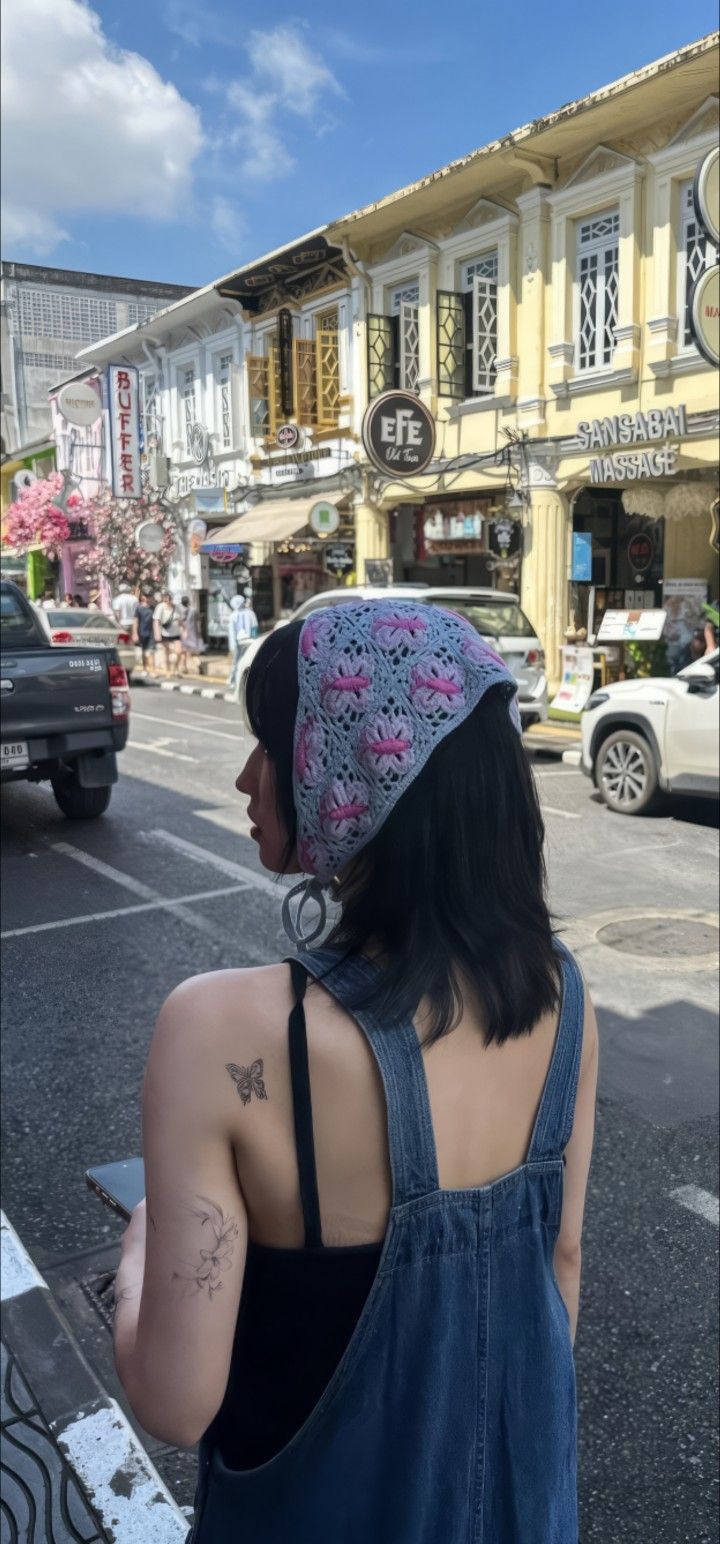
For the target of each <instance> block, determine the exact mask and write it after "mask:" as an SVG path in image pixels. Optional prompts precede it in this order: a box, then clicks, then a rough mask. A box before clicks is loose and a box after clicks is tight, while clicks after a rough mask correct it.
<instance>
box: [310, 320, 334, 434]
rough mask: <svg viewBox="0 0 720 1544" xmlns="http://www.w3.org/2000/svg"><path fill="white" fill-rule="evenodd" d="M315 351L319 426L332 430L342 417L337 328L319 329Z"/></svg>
mask: <svg viewBox="0 0 720 1544" xmlns="http://www.w3.org/2000/svg"><path fill="white" fill-rule="evenodd" d="M315 349H316V354H317V414H318V424H319V426H320V427H321V428H325V429H331V428H334V427H335V424H336V423H337V421H338V419H339V417H340V338H339V335H338V330H337V327H335V328H334V329H333V328H331V327H320V328H318V331H317V334H316V337H315Z"/></svg>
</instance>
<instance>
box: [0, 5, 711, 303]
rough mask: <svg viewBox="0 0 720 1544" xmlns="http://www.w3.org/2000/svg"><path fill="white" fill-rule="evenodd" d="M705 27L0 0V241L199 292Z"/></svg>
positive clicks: (379, 9)
mask: <svg viewBox="0 0 720 1544" xmlns="http://www.w3.org/2000/svg"><path fill="white" fill-rule="evenodd" d="M716 18H717V8H716V5H715V4H714V0H685V3H684V4H683V5H677V4H675V3H672V4H671V3H670V0H658V3H657V4H654V5H649V4H644V5H642V6H638V5H633V4H632V3H630V0H603V3H602V4H601V5H599V4H595V5H588V6H584V5H581V4H578V0H554V3H553V4H551V5H549V6H543V5H541V4H538V3H537V0H533V3H529V0H518V3H516V4H515V5H514V6H513V7H510V6H507V5H506V6H491V5H489V4H488V3H487V0H485V3H483V0H454V3H453V4H446V3H445V4H444V3H441V0H436V3H431V0H413V3H410V0H362V3H361V4H359V5H356V6H349V5H346V6H338V4H337V3H330V0H308V4H307V5H306V7H305V9H304V10H300V11H295V10H292V9H288V8H287V7H286V6H284V5H276V4H269V5H267V6H265V7H260V6H258V5H257V4H249V3H246V0H235V3H232V4H231V3H227V0H123V3H122V4H120V3H119V0H95V4H94V5H93V6H90V5H86V4H84V3H83V0H4V7H3V27H2V30H3V45H4V46H3V77H4V80H3V117H4V133H3V159H4V176H3V189H4V194H3V197H4V211H3V213H4V218H3V227H2V254H3V257H5V258H12V259H15V260H20V261H27V262H45V263H53V264H56V265H57V266H58V267H62V268H82V269H88V270H91V271H96V272H101V273H115V274H121V275H128V276H132V277H134V278H149V279H165V280H171V281H174V282H176V283H180V284H204V283H207V282H209V281H210V280H211V279H213V278H215V277H217V276H218V275H220V274H222V273H225V272H227V271H229V270H230V269H231V268H233V267H237V266H240V264H242V263H244V262H247V261H248V260H249V259H251V258H252V257H254V256H258V255H260V254H261V253H263V252H265V251H268V250H269V249H271V248H272V247H275V246H279V245H280V244H281V243H282V242H284V241H288V240H291V239H292V238H293V237H294V236H298V235H301V234H302V233H303V232H304V231H306V230H309V229H311V228H312V227H313V226H316V225H320V224H322V223H323V222H324V221H325V220H327V219H330V218H332V217H334V216H337V215H340V214H342V213H345V212H347V211H348V210H350V209H353V208H356V207H357V206H358V205H361V204H364V203H367V202H369V201H371V200H373V199H375V198H379V197H381V196H382V195H383V194H384V193H388V192H390V191H391V190H392V189H393V188H397V187H401V186H402V185H403V184H405V183H407V182H411V181H413V180H414V179H415V178H417V177H421V176H423V175H425V174H426V173H428V172H430V171H432V170H434V169H436V168H437V167H440V166H442V165H444V164H445V163H446V162H447V161H450V160H452V159H454V158H455V157H457V156H461V155H464V154H466V153H467V152H468V151H470V150H472V149H474V148H476V147H477V146H479V145H482V144H484V143H486V142H487V141H488V140H489V139H493V138H495V137H497V136H498V135H501V134H503V133H505V132H507V131H508V130H510V129H513V128H517V127H518V126H519V125H520V124H522V123H527V122H528V121H529V120H531V119H533V118H535V117H539V116H540V115H542V114H543V113H546V112H550V111H552V110H553V109H555V108H558V107H560V106H562V104H563V103H565V102H567V101H570V100H571V99H573V98H574V97H578V96H583V95H585V94H586V93H587V92H589V91H593V90H595V89H596V88H597V87H599V86H602V85H604V84H606V83H607V82H608V81H611V80H614V79H616V78H617V77H618V76H620V75H623V74H625V73H627V72H628V71H629V70H633V69H636V68H638V67H639V66H641V65H643V64H647V63H649V62H650V61H651V60H652V59H655V58H659V57H660V56H661V55H663V54H666V53H668V52H670V51H671V50H672V49H674V48H678V47H681V46H682V45H683V44H685V43H689V42H692V41H694V40H695V39H697V38H699V37H701V36H703V35H704V34H705V33H707V32H709V31H711V30H712V28H713V27H714V26H716V25H717V21H716Z"/></svg>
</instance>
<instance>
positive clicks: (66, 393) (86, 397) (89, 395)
mask: <svg viewBox="0 0 720 1544" xmlns="http://www.w3.org/2000/svg"><path fill="white" fill-rule="evenodd" d="M57 405H58V407H59V409H60V412H61V413H62V416H63V418H64V419H66V421H67V423H69V424H76V425H77V427H78V429H85V428H88V427H89V425H90V424H94V423H97V420H98V418H99V417H100V413H101V409H102V403H101V401H100V398H99V396H98V393H97V392H96V390H95V387H94V386H91V385H90V384H89V382H88V381H68V382H67V383H66V385H65V386H61V387H60V390H59V392H58V394H57Z"/></svg>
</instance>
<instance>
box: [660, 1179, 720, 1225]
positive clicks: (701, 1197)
mask: <svg viewBox="0 0 720 1544" xmlns="http://www.w3.org/2000/svg"><path fill="white" fill-rule="evenodd" d="M670 1199H671V1200H672V1201H678V1202H679V1203H680V1205H681V1206H686V1207H687V1209H688V1211H689V1212H695V1215H696V1216H697V1217H704V1218H705V1221H706V1222H714V1224H715V1227H717V1226H718V1223H719V1222H720V1202H719V1201H718V1198H717V1196H714V1195H712V1194H711V1193H710V1191H709V1190H701V1189H700V1186H699V1185H680V1187H679V1188H678V1189H677V1190H671V1191H670Z"/></svg>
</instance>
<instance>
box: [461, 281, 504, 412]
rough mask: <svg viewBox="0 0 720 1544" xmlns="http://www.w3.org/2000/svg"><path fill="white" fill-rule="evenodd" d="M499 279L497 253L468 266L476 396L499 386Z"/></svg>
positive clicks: (473, 384) (472, 380)
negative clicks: (496, 383)
mask: <svg viewBox="0 0 720 1544" xmlns="http://www.w3.org/2000/svg"><path fill="white" fill-rule="evenodd" d="M497 278H498V258H497V252H487V253H486V254H485V255H484V256H483V257H477V258H473V260H472V262H469V263H465V264H464V267H463V289H464V291H465V293H466V294H471V295H472V297H473V298H472V306H471V320H472V364H471V390H472V392H473V394H474V395H475V396H487V395H488V394H489V393H490V392H492V391H493V389H494V386H495V374H496V368H495V361H496V357H497V317H498V308H497Z"/></svg>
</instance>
